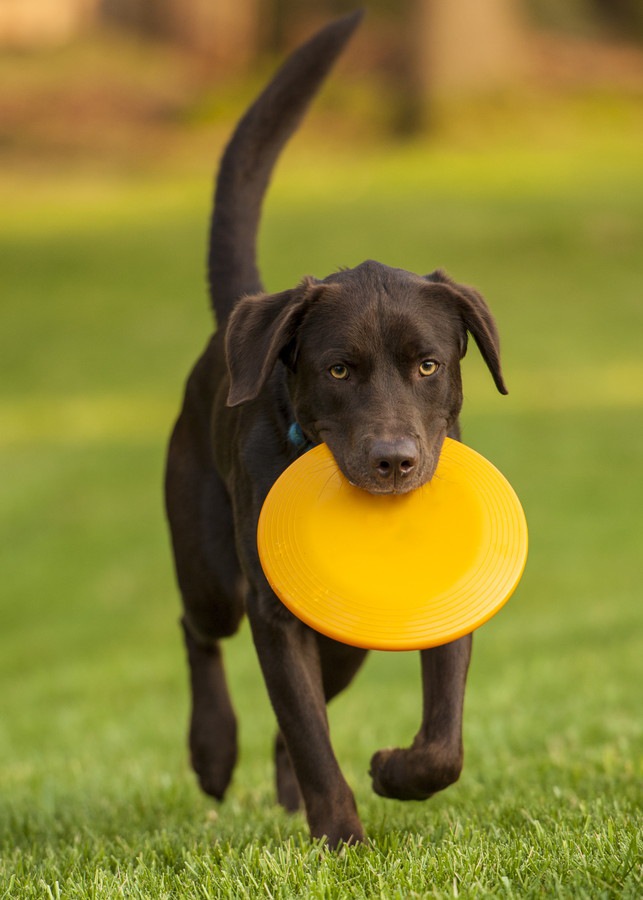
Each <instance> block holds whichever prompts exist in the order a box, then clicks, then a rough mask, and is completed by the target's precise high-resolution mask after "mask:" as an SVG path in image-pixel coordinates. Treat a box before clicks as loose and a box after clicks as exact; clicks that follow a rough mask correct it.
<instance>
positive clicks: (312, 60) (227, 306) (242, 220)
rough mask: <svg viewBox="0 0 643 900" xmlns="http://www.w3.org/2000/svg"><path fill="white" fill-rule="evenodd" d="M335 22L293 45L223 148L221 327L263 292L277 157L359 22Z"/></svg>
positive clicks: (214, 261)
mask: <svg viewBox="0 0 643 900" xmlns="http://www.w3.org/2000/svg"><path fill="white" fill-rule="evenodd" d="M362 15H363V13H362V11H361V10H359V11H357V12H354V13H351V14H350V15H348V16H343V17H342V18H340V19H336V20H335V21H333V22H331V23H330V25H327V26H326V27H325V28H323V29H322V30H321V31H319V32H317V34H315V35H314V36H313V37H312V38H311V39H310V40H309V41H307V42H306V43H305V44H303V45H302V46H301V47H299V49H298V50H296V51H295V52H294V53H293V54H292V55H291V56H290V57H289V58H288V59H287V60H286V62H285V63H284V64H283V66H282V67H281V68H280V69H279V71H278V72H277V74H276V75H275V77H274V78H273V80H272V81H271V82H270V84H269V85H268V87H267V88H266V89H265V90H264V91H263V93H262V94H260V96H259V97H258V98H257V100H255V102H254V103H253V105H252V106H251V107H250V108H249V109H248V111H247V112H246V114H245V115H244V117H243V118H242V119H241V121H240V122H239V124H238V125H237V128H236V130H235V132H234V134H233V135H232V138H231V140H230V143H229V144H228V146H227V147H226V150H225V152H224V154H223V159H222V160H221V167H220V169H219V176H218V179H217V185H216V191H215V199H214V211H213V214H212V221H211V225H210V246H209V254H208V279H209V285H210V297H211V300H212V307H213V310H214V313H215V316H216V318H217V323H218V325H219V327H220V328H221V327H223V325H224V324H225V322H226V320H227V318H228V316H229V315H230V312H231V311H232V307H233V306H234V303H235V302H236V300H237V299H238V298H239V297H240V296H242V295H243V294H247V293H256V292H258V291H261V290H262V284H261V277H260V275H259V271H258V269H257V252H256V240H257V231H258V228H259V220H260V218H261V205H262V202H263V197H264V194H265V192H266V189H267V187H268V183H269V181H270V175H271V173H272V170H273V167H274V165H275V162H276V161H277V158H278V156H279V153H280V151H281V149H282V147H283V146H284V144H285V143H286V141H287V140H288V138H289V137H290V136H291V135H292V133H293V132H294V131H295V130H296V128H297V126H298V125H299V122H300V121H301V119H302V117H303V115H304V113H305V112H306V109H307V107H308V105H309V103H310V102H311V100H312V99H313V97H314V96H315V94H316V93H317V90H318V89H319V87H320V85H321V83H322V82H323V80H324V78H325V77H326V75H327V74H328V72H329V70H330V69H331V68H332V66H333V63H334V62H335V60H336V59H337V57H338V56H339V54H340V53H341V51H342V49H343V48H344V46H345V44H346V42H347V41H348V39H349V38H350V36H351V35H352V33H353V31H354V30H355V29H356V27H357V25H358V24H359V22H360V20H361V18H362Z"/></svg>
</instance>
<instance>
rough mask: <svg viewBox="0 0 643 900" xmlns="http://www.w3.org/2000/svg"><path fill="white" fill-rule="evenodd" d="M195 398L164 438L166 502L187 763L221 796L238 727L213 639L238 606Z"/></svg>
mask: <svg viewBox="0 0 643 900" xmlns="http://www.w3.org/2000/svg"><path fill="white" fill-rule="evenodd" d="M195 396H198V392H195V391H188V393H187V394H186V403H185V406H184V408H183V412H182V413H181V416H180V417H179V420H178V422H177V425H176V427H175V429H174V433H173V435H172V440H171V442H170V449H169V454H168V463H167V472H166V505H167V513H168V518H169V522H170V531H171V535H172V544H173V549H174V558H175V565H176V574H177V580H178V582H179V587H180V590H181V594H182V597H183V605H184V614H183V619H182V624H183V630H184V635H185V644H186V648H187V655H188V661H189V667H190V685H191V694H192V708H191V715H190V727H189V745H190V753H191V758H192V765H193V767H194V770H195V772H196V774H197V776H198V779H199V782H200V784H201V787H202V788H203V790H204V791H205V792H206V793H207V794H210V795H211V796H213V797H216V798H217V799H221V798H222V797H223V795H224V792H225V790H226V788H227V786H228V784H229V782H230V779H231V777H232V771H233V769H234V765H235V762H236V758H237V725H236V718H235V714H234V711H233V708H232V704H231V702H230V697H229V694H228V688H227V685H226V679H225V673H224V668H223V659H222V653H221V647H220V645H219V640H220V639H221V638H224V637H227V636H229V635H231V634H234V632H235V631H236V630H237V628H238V626H239V623H240V621H241V619H242V617H243V613H244V604H243V596H242V579H241V573H240V569H239V563H238V560H237V555H236V550H235V546H234V538H233V534H234V527H233V523H232V512H231V509H230V501H229V499H228V495H227V492H226V489H225V486H224V484H223V482H222V481H221V479H220V478H219V476H218V474H217V473H216V471H215V470H214V468H213V467H212V463H211V461H210V453H209V448H208V446H207V438H208V429H207V428H206V429H203V427H202V426H203V423H202V422H201V423H198V422H197V420H198V418H199V404H198V403H197V402H196V401H195V399H194V397H195Z"/></svg>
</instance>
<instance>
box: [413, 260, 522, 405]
mask: <svg viewBox="0 0 643 900" xmlns="http://www.w3.org/2000/svg"><path fill="white" fill-rule="evenodd" d="M425 277H426V280H427V281H429V282H431V283H433V284H440V285H443V286H444V287H446V288H447V289H448V290H449V292H450V293H451V294H452V296H453V299H454V300H455V301H456V303H457V304H458V307H459V310H460V315H461V317H462V321H463V322H464V327H465V329H466V331H468V332H469V333H470V334H472V335H473V337H474V340H475V342H476V344H477V345H478V349H479V350H480V353H481V354H482V358H483V359H484V361H485V362H486V364H487V367H488V369H489V371H490V372H491V375H492V377H493V380H494V383H495V385H496V387H497V388H498V390H499V391H500V393H501V394H508V393H509V391H508V390H507V387H506V385H505V382H504V379H503V377H502V369H501V367H500V338H499V337H498V331H497V329H496V323H495V322H494V320H493V316H492V315H491V311H490V310H489V307H488V306H487V304H486V303H485V301H484V298H483V297H482V295H481V294H479V293H478V292H477V291H476V290H474V289H473V288H471V287H468V286H467V285H464V284H458V283H457V282H455V281H453V280H452V279H451V278H449V276H448V275H447V274H446V273H445V272H443V271H442V270H441V269H437V270H436V271H435V272H431V274H430V275H427V276H425ZM466 331H465V334H464V340H463V346H462V354H461V355H462V356H464V354H465V353H466V350H467V341H466Z"/></svg>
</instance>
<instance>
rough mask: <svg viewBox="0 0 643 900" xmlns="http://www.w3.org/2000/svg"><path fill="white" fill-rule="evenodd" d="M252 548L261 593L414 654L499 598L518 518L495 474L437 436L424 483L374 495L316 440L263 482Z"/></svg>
mask: <svg viewBox="0 0 643 900" xmlns="http://www.w3.org/2000/svg"><path fill="white" fill-rule="evenodd" d="M257 543H258V548H259V556H260V559H261V565H262V567H263V570H264V572H265V575H266V577H267V579H268V581H269V582H270V585H271V587H272V589H273V590H274V591H275V593H276V594H277V596H278V597H279V598H280V600H281V601H282V602H283V603H284V605H285V606H286V607H288V609H289V610H290V611H291V612H292V613H294V615H296V616H297V617H298V618H299V619H301V620H302V621H303V622H305V623H306V624H307V625H309V626H310V627H311V628H314V629H315V630H316V631H319V632H321V633H322V634H325V635H327V636H328V637H331V638H334V639H335V640H337V641H342V642H343V643H345V644H352V645H353V646H356V647H367V648H370V649H373V650H418V649H423V648H426V647H435V646H438V645H439V644H446V643H448V642H449V641H453V640H455V639H456V638H459V637H462V636H463V635H465V634H469V633H470V632H471V631H474V629H476V628H478V627H479V626H480V625H482V624H483V623H484V622H486V621H487V620H488V619H490V618H491V616H493V615H495V613H497V612H498V610H499V609H500V608H501V606H503V605H504V603H506V601H507V600H508V599H509V597H510V596H511V594H512V593H513V591H514V590H515V588H516V586H517V584H518V582H519V581H520V578H521V576H522V573H523V570H524V567H525V563H526V560H527V523H526V520H525V514H524V512H523V510H522V507H521V505H520V501H519V500H518V497H517V496H516V494H515V492H514V490H513V488H512V487H511V485H510V484H509V482H508V481H507V480H506V478H505V477H504V476H503V475H502V474H501V473H500V472H499V471H498V470H497V469H496V468H495V467H494V466H493V465H492V464H491V463H490V462H488V461H487V460H486V459H485V458H484V457H483V456H481V455H480V454H479V453H476V451H475V450H472V449H471V448H470V447H466V446H465V445H464V444H461V443H459V442H458V441H453V440H450V439H449V438H446V439H445V441H444V446H443V448H442V452H441V454H440V460H439V463H438V467H437V470H436V472H435V475H434V476H433V478H432V479H431V481H430V482H429V483H428V484H425V485H424V486H423V487H420V488H418V489H417V490H415V491H412V492H411V493H408V494H380V495H377V494H369V493H367V492H366V491H363V490H361V489H360V488H356V487H353V486H352V485H351V484H350V483H349V482H348V481H347V480H346V478H345V477H344V476H343V475H342V473H341V472H340V470H339V468H338V466H337V463H336V462H335V460H334V459H333V456H332V454H331V452H330V450H329V449H328V447H327V446H326V445H325V444H320V445H319V446H317V447H314V448H313V449H312V450H309V451H308V452H307V453H305V454H304V455H303V456H300V457H299V458H298V459H297V460H296V461H295V462H294V463H293V464H292V465H291V466H289V467H288V469H286V471H285V472H284V473H283V474H282V475H281V477H280V478H279V479H278V480H277V481H276V482H275V484H274V485H273V487H272V489H271V491H270V493H269V494H268V497H267V498H266V501H265V503H264V506H263V509H262V511H261V516H260V518H259V528H258V532H257Z"/></svg>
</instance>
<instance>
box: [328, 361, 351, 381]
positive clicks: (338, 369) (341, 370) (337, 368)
mask: <svg viewBox="0 0 643 900" xmlns="http://www.w3.org/2000/svg"><path fill="white" fill-rule="evenodd" d="M328 371H329V372H330V374H331V375H332V376H333V378H336V379H337V380H338V381H345V380H346V379H347V378H348V367H347V366H344V365H342V363H337V364H336V365H334V366H331V367H330V369H329V370H328Z"/></svg>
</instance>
